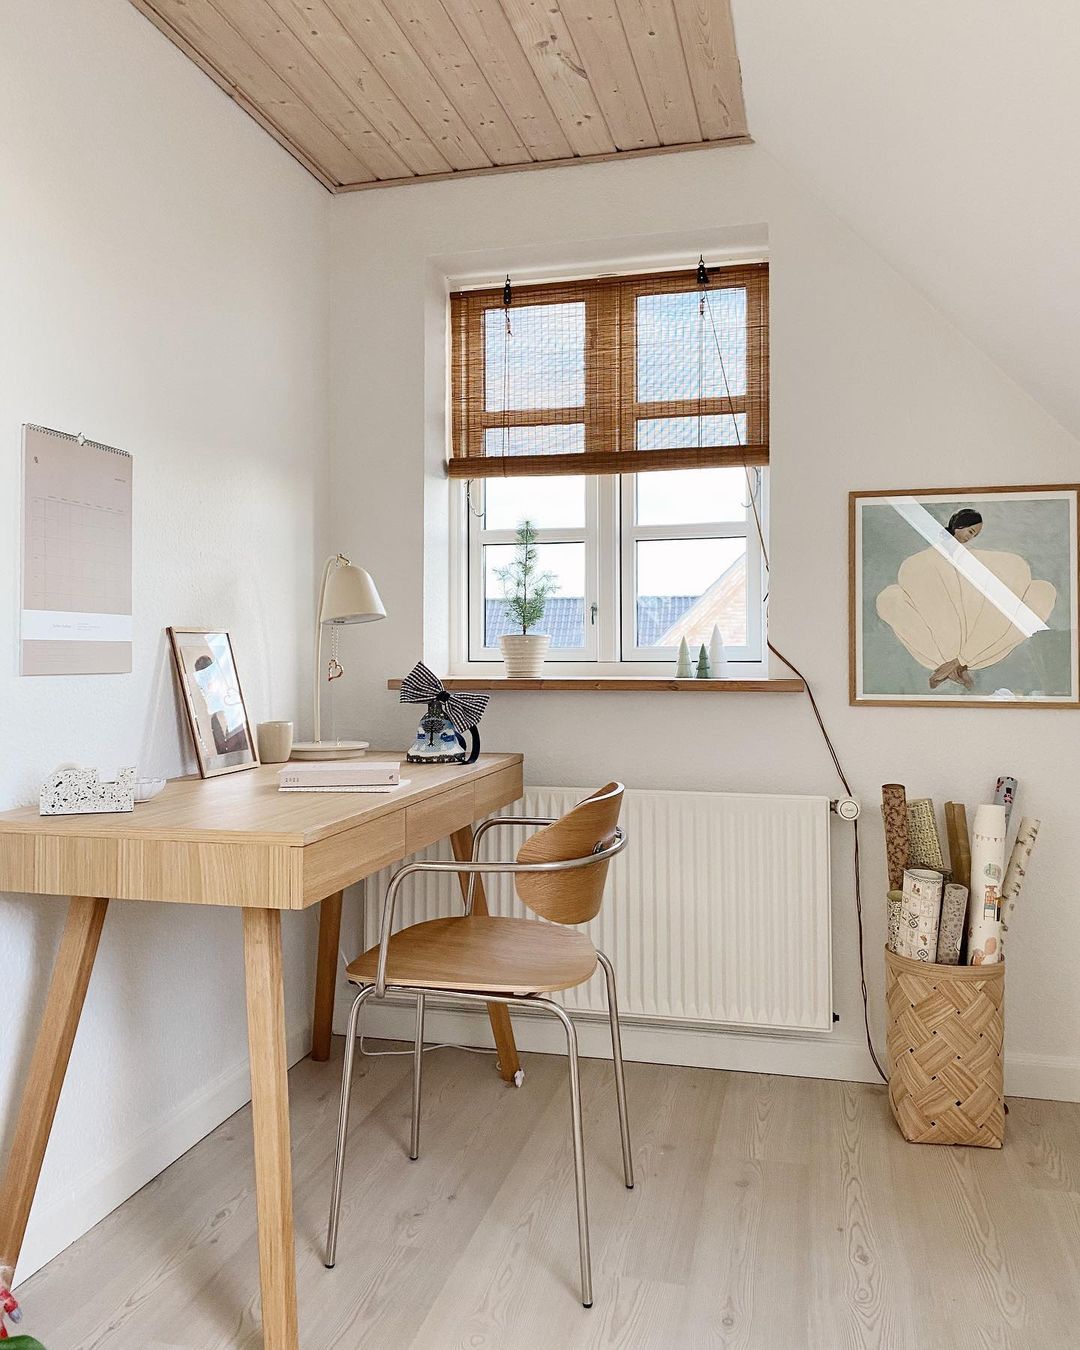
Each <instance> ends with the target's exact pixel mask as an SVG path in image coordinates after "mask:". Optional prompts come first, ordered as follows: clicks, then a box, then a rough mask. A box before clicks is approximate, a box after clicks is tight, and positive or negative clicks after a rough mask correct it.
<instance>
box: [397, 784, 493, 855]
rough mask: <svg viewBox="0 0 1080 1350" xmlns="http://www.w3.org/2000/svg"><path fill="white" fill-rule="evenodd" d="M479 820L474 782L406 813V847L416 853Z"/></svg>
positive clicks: (416, 805) (411, 808)
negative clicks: (477, 817)
mask: <svg viewBox="0 0 1080 1350" xmlns="http://www.w3.org/2000/svg"><path fill="white" fill-rule="evenodd" d="M475 819H476V799H475V793H474V790H473V784H472V783H463V784H462V785H461V787H456V788H451V789H450V791H449V792H440V793H439V795H438V796H437V797H429V798H428V799H427V800H426V801H422V802H416V803H415V805H413V806H410V807H408V808H407V810H406V812H405V847H406V851H407V852H408V853H417V852H419V850H420V849H422V848H427V846H428V844H434V843H435V842H436V841H437V840H439V839H445V838H446V836H447V835H448V834H453V832H454V831H455V830H460V829H461V828H462V827H463V826H465V825H471V824H472V823H473V821H474V820H475Z"/></svg>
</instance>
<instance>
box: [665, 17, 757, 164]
mask: <svg viewBox="0 0 1080 1350" xmlns="http://www.w3.org/2000/svg"><path fill="white" fill-rule="evenodd" d="M674 3H675V15H676V18H677V19H678V23H679V32H680V33H681V34H682V45H683V54H684V55H685V57H686V66H687V69H688V71H689V72H690V86H691V88H692V89H693V91H694V103H695V104H696V105H697V114H698V121H699V122H700V123H701V134H702V135H703V136H704V137H705V138H706V139H707V140H720V139H722V138H723V137H725V136H745V135H746V105H745V103H744V101H743V88H742V70H741V69H740V67H739V52H738V48H737V47H736V46H735V23H734V20H733V19H732V16H731V4H730V0H674Z"/></svg>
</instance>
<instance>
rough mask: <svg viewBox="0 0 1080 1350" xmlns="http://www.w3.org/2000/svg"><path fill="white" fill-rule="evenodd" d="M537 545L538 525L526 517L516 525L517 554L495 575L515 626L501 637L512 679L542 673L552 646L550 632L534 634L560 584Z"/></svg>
mask: <svg viewBox="0 0 1080 1350" xmlns="http://www.w3.org/2000/svg"><path fill="white" fill-rule="evenodd" d="M539 557H540V555H539V551H538V549H537V547H536V526H535V525H534V524H533V523H532V521H531V520H523V521H522V522H521V524H520V525H519V526H518V527H517V543H516V544H515V545H514V556H513V557H512V558H511V560H510V561H509V562H508V563H507V564H506V566H505V567H500V568H497V569H496V572H495V575H496V576H497V577H498V579H499V582H500V584H501V585H502V592H503V606H504V608H505V610H506V614H507V617H508V618H509V619H510V621H511V622H512V623H513V625H514V631H513V632H512V633H504V634H503V635H502V636H501V637H500V638H499V646H500V648H501V649H502V654H503V663H504V664H505V666H506V673H507V675H508V676H509V677H510V679H519V680H528V679H535V678H536V677H537V676H539V674H540V672H541V671H542V670H543V667H544V657H545V656H547V651H548V648H549V647H550V646H551V637H550V635H549V634H548V633H534V632H533V631H532V629H533V628H535V626H536V625H537V624H538V623H540V622H541V620H542V619H543V617H544V607H545V606H546V605H547V602H548V599H549V597H551V596H552V595H554V594H555V592H556V590H557V586H556V584H555V576H554V574H553V573H551V572H545V571H542V570H541V568H540V565H539Z"/></svg>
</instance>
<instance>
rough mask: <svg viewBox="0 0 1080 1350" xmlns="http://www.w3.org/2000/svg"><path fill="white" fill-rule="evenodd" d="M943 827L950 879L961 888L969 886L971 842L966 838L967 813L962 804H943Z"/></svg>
mask: <svg viewBox="0 0 1080 1350" xmlns="http://www.w3.org/2000/svg"><path fill="white" fill-rule="evenodd" d="M945 827H946V829H947V830H948V834H949V867H950V869H951V871H952V879H953V881H955V882H957V883H958V884H959V885H961V886H970V885H971V842H970V840H969V838H968V827H967V811H966V810H965V809H964V804H963V802H946V803H945Z"/></svg>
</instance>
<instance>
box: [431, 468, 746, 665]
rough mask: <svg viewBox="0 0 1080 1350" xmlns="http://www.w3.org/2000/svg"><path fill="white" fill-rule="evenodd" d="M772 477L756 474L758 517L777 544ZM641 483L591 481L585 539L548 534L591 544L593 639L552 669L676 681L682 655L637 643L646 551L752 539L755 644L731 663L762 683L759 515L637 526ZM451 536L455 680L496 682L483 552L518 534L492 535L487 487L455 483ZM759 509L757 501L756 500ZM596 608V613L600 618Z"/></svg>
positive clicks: (546, 533) (541, 533)
mask: <svg viewBox="0 0 1080 1350" xmlns="http://www.w3.org/2000/svg"><path fill="white" fill-rule="evenodd" d="M768 478H769V475H768V471H767V470H765V469H750V470H749V479H748V492H749V491H750V488H751V485H752V486H753V489H754V490H755V492H756V495H757V506H758V515H759V518H760V520H761V525H762V529H763V531H764V532H765V535H766V539H767V538H768ZM635 485H636V477H635V475H633V474H619V475H615V474H613V475H606V476H596V477H586V479H585V525H584V527H579V528H577V529H542V530H538V532H537V542H538V543H582V542H583V543H584V544H585V638H586V647H585V649H584V650H582V649H571V648H563V649H555V648H552V649H551V651H550V652H549V655H548V661H549V662H550V663H551V664H552V665H553V666H557V667H558V673H559V674H560V675H595V676H598V677H603V676H605V675H606V676H618V675H657V674H658V673H660V671H661V668H664V673H673V671H674V664H675V661H676V658H677V655H678V652H677V649H676V648H674V647H670V648H669V647H649V648H639V647H636V646H635V645H634V643H635V636H636V613H635V594H636V585H635V567H636V556H637V548H636V545H637V543H638V542H639V541H640V540H643V539H714V538H726V539H731V538H745V539H746V577H747V641H746V644H745V646H742V647H728V648H726V651H725V655H726V657H727V660H728V663H729V665H731V666H734V667H736V671H737V673H738V674H740V675H743V676H745V677H747V678H753V677H755V676H758V675H762V674H764V673H765V672H766V668H767V661H766V651H765V642H766V639H765V632H766V596H767V589H766V570H765V562H764V557H763V555H762V548H761V541H760V539H759V538H758V532H757V527H756V525H755V522H754V515H753V511H752V509H750V508H749V507H748V509H747V511H746V516H745V519H744V520H741V521H711V522H700V521H697V522H694V523H692V524H684V525H678V524H676V525H670V524H668V525H638V524H637V522H636V520H635V501H636V493H635ZM449 488H450V503H451V513H450V515H451V529H450V559H449V564H450V600H451V605H450V608H451V663H450V664H451V670H450V673H451V674H452V675H469V674H477V675H480V674H483V675H487V676H491V675H492V674H495V673H497V668H498V667H500V666H501V663H502V655H501V653H500V651H499V649H498V648H497V647H485V646H484V645H483V641H484V628H485V606H484V588H483V549H484V545H485V544H501V543H507V544H512V543H513V542H514V532H513V530H485V529H484V528H483V526H482V524H481V523H480V522H481V519H482V516H483V505H484V482H483V480H481V479H474V480H471V481H469V482H466V481H464V480H461V479H452V480H450V483H449ZM747 501H748V502H749V498H747ZM594 605H595V606H596V608H595V610H594V609H593V608H592V607H593V606H594Z"/></svg>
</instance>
